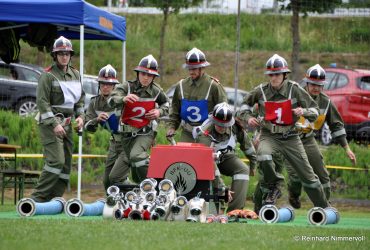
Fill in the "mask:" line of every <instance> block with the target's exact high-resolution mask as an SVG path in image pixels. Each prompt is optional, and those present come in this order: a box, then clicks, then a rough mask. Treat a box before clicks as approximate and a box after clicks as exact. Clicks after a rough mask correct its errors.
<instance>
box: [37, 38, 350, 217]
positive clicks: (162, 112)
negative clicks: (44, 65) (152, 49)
mask: <svg viewBox="0 0 370 250" xmlns="http://www.w3.org/2000/svg"><path fill="white" fill-rule="evenodd" d="M73 54H74V51H73V48H72V43H71V41H70V40H68V39H66V38H64V37H62V36H61V37H59V38H58V39H57V40H56V41H55V43H54V45H53V50H52V52H51V56H52V57H53V60H54V64H53V65H52V66H51V67H50V68H48V69H47V70H46V72H45V73H43V74H42V75H41V77H40V79H39V83H38V87H37V107H38V110H39V113H38V115H37V116H36V119H37V121H38V124H39V129H40V137H41V142H42V145H43V148H44V151H43V154H44V159H45V163H44V167H43V171H42V174H41V177H40V179H39V183H38V185H37V186H36V188H35V191H34V192H33V193H32V198H33V199H34V200H35V201H37V202H46V201H49V200H51V199H52V198H54V197H61V196H63V194H64V191H65V188H66V187H67V184H68V181H69V177H70V171H71V163H72V162H71V160H72V132H73V130H74V129H73V128H72V124H71V120H72V119H73V118H74V119H75V121H76V126H77V128H76V129H82V128H84V129H85V130H86V131H88V132H95V131H96V130H97V128H98V127H99V126H102V127H104V128H105V129H107V130H109V132H110V133H111V139H110V144H109V151H108V156H107V160H106V166H105V173H104V178H103V183H104V188H105V190H107V188H108V187H109V186H111V185H113V184H124V183H130V180H129V175H130V173H131V177H132V180H133V181H134V182H135V183H140V182H141V181H142V180H144V179H145V178H146V175H147V170H148V164H149V154H148V151H149V150H150V148H151V147H152V145H153V142H154V140H155V137H156V133H157V126H158V120H159V118H161V117H163V116H169V119H168V121H167V122H166V127H167V132H166V136H167V137H172V136H174V135H175V133H176V130H178V129H179V128H181V131H182V132H181V137H180V141H181V142H197V143H202V144H205V145H207V146H212V147H213V148H214V150H215V151H216V152H219V158H218V161H217V164H216V166H215V178H216V180H215V181H217V183H218V184H217V185H218V186H219V187H222V186H223V185H224V184H223V182H222V179H221V177H220V175H221V174H222V175H225V176H230V177H231V178H232V184H231V188H230V190H231V191H230V201H229V203H228V208H227V211H232V210H235V209H243V207H244V206H245V202H246V196H247V189H248V183H249V176H254V175H255V171H256V170H257V171H258V176H259V177H258V178H259V179H258V184H257V186H256V188H255V193H254V198H253V201H254V203H255V207H254V210H255V212H256V213H258V212H259V210H260V209H261V207H262V206H263V205H265V204H275V203H276V201H277V199H278V198H279V197H280V196H281V186H282V184H283V183H284V177H283V173H282V171H283V168H284V166H285V167H286V168H287V171H288V174H289V183H288V191H289V202H290V204H291V205H292V206H293V207H294V208H299V207H300V206H301V204H300V194H301V188H302V186H303V188H304V190H305V191H306V193H307V195H308V197H309V198H310V200H311V201H312V203H313V205H314V206H316V207H322V208H325V207H328V206H329V202H328V201H329V198H330V179H329V174H328V171H327V170H326V168H325V164H324V161H323V157H322V154H321V153H320V150H319V148H318V145H317V142H316V140H315V138H314V135H315V131H316V130H319V129H320V128H321V127H322V126H323V124H324V122H326V123H327V124H328V126H329V128H330V130H331V132H332V136H333V139H336V140H337V142H338V143H339V144H340V145H341V146H342V147H343V148H344V149H345V152H346V154H347V156H348V157H349V158H350V159H351V160H352V162H353V164H355V163H356V157H355V155H354V154H353V152H352V151H351V149H350V148H349V146H348V142H347V140H346V132H345V129H344V125H343V120H342V118H341V116H340V115H339V113H338V111H337V109H336V107H335V105H334V104H333V103H332V102H331V101H330V99H329V98H328V96H327V95H325V94H324V93H322V90H323V86H324V84H325V83H326V82H325V71H324V69H323V68H322V67H321V66H320V65H318V64H316V65H315V66H312V67H311V68H309V69H308V70H307V74H306V77H305V78H304V79H303V82H304V83H305V86H303V87H301V86H300V85H299V84H297V83H296V82H294V81H291V80H288V77H287V76H288V74H289V73H290V70H289V68H288V64H287V62H286V60H285V59H284V58H283V57H281V56H279V55H277V54H275V55H273V56H272V57H271V58H269V59H268V61H267V63H266V71H265V74H266V75H268V76H269V81H268V82H266V83H262V84H260V85H258V86H257V87H255V88H254V89H253V90H251V91H250V92H249V93H248V94H247V95H246V96H245V98H244V100H243V104H242V105H241V107H238V108H239V110H238V112H237V113H236V114H233V112H232V110H231V108H230V107H229V106H228V104H227V97H226V93H225V90H224V89H223V87H222V85H221V83H220V82H219V80H217V79H216V78H214V77H212V76H210V75H208V74H207V73H206V72H205V71H206V67H208V66H209V65H210V63H209V62H208V61H207V60H206V57H205V54H204V53H203V52H202V51H201V50H199V49H197V48H193V49H191V50H190V51H189V52H188V53H187V54H186V57H185V64H184V65H183V67H184V68H185V69H187V70H188V72H189V76H188V77H186V78H184V79H181V80H180V81H179V82H178V83H177V84H176V88H175V92H174V95H173V100H172V103H171V105H170V103H169V99H168V97H167V96H166V94H165V93H164V91H163V90H162V88H161V87H160V86H159V85H158V84H157V83H155V82H154V79H155V77H157V76H159V73H158V63H157V61H156V59H155V58H154V57H153V56H152V55H148V56H146V57H144V58H142V59H141V60H140V62H139V64H138V65H137V66H136V67H135V68H134V71H135V72H136V79H135V80H133V81H126V82H123V83H120V82H119V81H118V79H117V72H116V70H115V69H114V68H113V67H112V66H111V65H109V64H108V65H106V66H105V67H103V68H102V69H101V70H100V71H99V75H98V82H99V95H97V96H95V97H93V98H91V102H90V105H89V107H88V109H87V111H86V112H84V92H83V90H82V85H81V81H80V75H79V72H78V71H77V70H75V69H74V68H73V67H72V66H71V65H70V62H71V57H72V56H73ZM247 128H253V129H255V130H256V133H255V138H254V140H253V142H254V143H252V140H251V139H250V138H249V136H248V134H247ZM237 143H239V144H240V149H241V151H242V152H243V153H244V155H245V156H246V157H247V158H248V159H249V165H247V164H245V163H244V162H243V161H241V159H240V158H239V157H238V156H237V154H236V146H237Z"/></svg>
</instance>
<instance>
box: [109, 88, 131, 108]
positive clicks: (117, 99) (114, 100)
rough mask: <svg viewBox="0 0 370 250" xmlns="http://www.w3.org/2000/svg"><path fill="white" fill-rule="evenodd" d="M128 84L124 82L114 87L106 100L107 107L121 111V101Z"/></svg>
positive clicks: (126, 91)
mask: <svg viewBox="0 0 370 250" xmlns="http://www.w3.org/2000/svg"><path fill="white" fill-rule="evenodd" d="M128 84H129V83H128V82H125V83H121V84H118V85H116V87H115V88H114V90H113V91H112V93H111V94H110V95H109V98H108V100H107V102H108V105H109V106H111V107H114V108H120V109H122V105H123V103H124V100H123V99H124V98H125V96H126V95H127V93H128Z"/></svg>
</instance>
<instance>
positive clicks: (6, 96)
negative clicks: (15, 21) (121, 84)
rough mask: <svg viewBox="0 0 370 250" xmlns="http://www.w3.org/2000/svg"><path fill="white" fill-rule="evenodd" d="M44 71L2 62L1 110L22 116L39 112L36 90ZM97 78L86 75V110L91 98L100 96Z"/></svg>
mask: <svg viewBox="0 0 370 250" xmlns="http://www.w3.org/2000/svg"><path fill="white" fill-rule="evenodd" d="M43 71H44V69H43V68H42V67H40V66H37V65H31V64H24V63H10V64H6V63H4V62H3V61H1V60H0V108H1V109H10V110H14V111H15V112H17V113H18V114H19V115H20V116H28V115H32V114H35V113H36V112H37V107H36V88H37V82H38V79H39V78H40V76H41V73H42V72H43ZM97 79H98V78H97V76H92V75H84V82H83V89H84V91H85V94H86V96H85V110H86V109H87V107H88V105H89V103H90V98H91V97H92V96H95V95H97V94H98V81H97Z"/></svg>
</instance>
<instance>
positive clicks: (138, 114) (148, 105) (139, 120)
mask: <svg viewBox="0 0 370 250" xmlns="http://www.w3.org/2000/svg"><path fill="white" fill-rule="evenodd" d="M154 107H155V102H154V100H150V101H140V100H139V101H137V102H134V103H129V102H128V103H126V104H125V107H124V109H123V113H122V117H121V121H122V122H123V123H124V124H127V125H130V126H133V127H135V128H142V127H144V126H146V125H148V124H149V122H150V120H148V119H147V118H145V113H147V112H148V111H150V110H152V109H154Z"/></svg>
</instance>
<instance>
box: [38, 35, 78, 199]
mask: <svg viewBox="0 0 370 250" xmlns="http://www.w3.org/2000/svg"><path fill="white" fill-rule="evenodd" d="M73 54H74V51H73V49H72V43H71V41H70V40H68V39H66V38H65V37H63V36H61V37H59V38H58V39H57V40H55V42H54V45H53V50H52V52H51V56H52V57H53V60H54V64H53V65H52V66H51V67H49V68H48V69H47V70H46V72H45V73H43V74H42V75H41V76H40V79H39V81H38V86H37V100H36V103H37V108H38V109H39V113H38V114H37V116H36V120H37V121H38V124H39V129H40V137H41V143H42V145H43V147H44V159H45V165H44V167H43V170H42V174H41V176H40V179H39V182H38V184H37V186H36V189H35V191H34V192H33V193H32V198H33V199H34V200H35V201H37V202H46V201H50V200H51V199H52V198H54V197H61V196H63V193H64V191H65V188H66V187H67V184H68V182H69V177H70V172H71V164H72V149H73V145H72V142H73V140H72V130H73V129H72V124H71V120H72V118H73V117H76V119H75V121H76V129H78V130H79V129H81V128H82V127H83V124H84V95H85V94H84V92H83V90H82V84H81V80H80V74H79V72H78V71H77V70H76V69H74V68H73V67H72V66H71V65H70V63H71V57H72V56H73Z"/></svg>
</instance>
